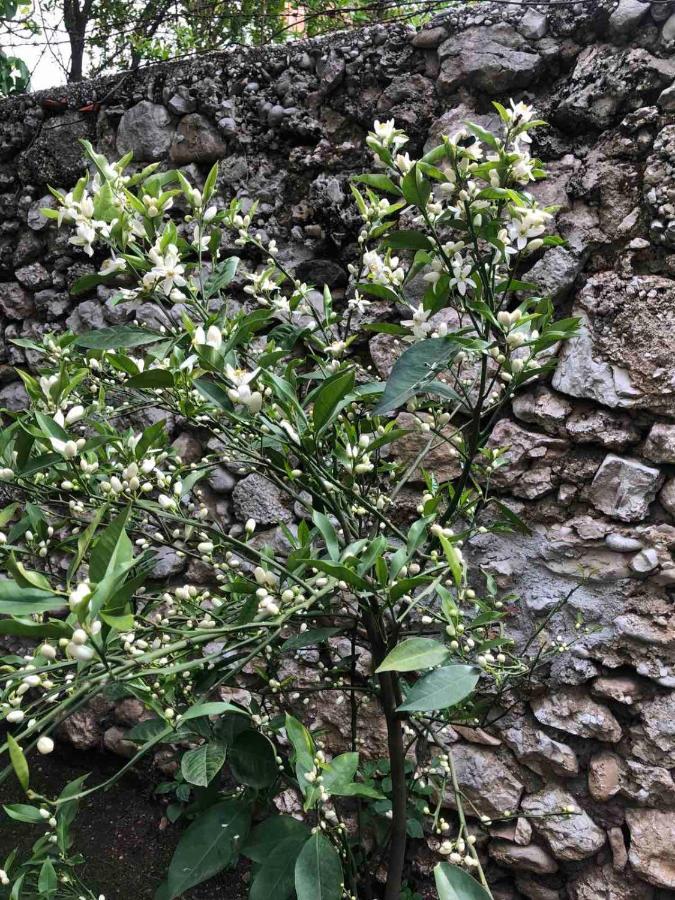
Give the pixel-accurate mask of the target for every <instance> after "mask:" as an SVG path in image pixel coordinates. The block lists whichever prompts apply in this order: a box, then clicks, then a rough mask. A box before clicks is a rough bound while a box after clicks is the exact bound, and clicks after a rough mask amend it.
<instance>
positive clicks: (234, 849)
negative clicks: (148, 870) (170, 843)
mask: <svg viewBox="0 0 675 900" xmlns="http://www.w3.org/2000/svg"><path fill="white" fill-rule="evenodd" d="M250 824H251V812H250V809H249V807H248V805H247V804H246V803H244V802H243V801H242V800H223V801H222V802H221V803H216V804H215V805H214V806H211V807H209V808H208V809H207V810H206V811H205V812H203V813H201V815H199V816H198V817H197V818H196V819H195V821H194V822H193V823H192V825H190V827H189V828H188V829H187V831H186V832H185V834H184V835H183V837H182V838H181V839H180V841H179V843H178V846H177V847H176V851H175V853H174V855H173V858H172V860H171V864H170V866H169V871H168V873H167V879H166V884H167V894H166V896H167V900H174V898H175V897H180V895H181V894H183V893H184V892H185V891H187V890H188V889H189V888H191V887H194V886H195V885H196V884H201V883H202V882H203V881H206V880H207V879H208V878H212V877H213V876H214V875H216V874H217V873H218V872H222V870H223V869H225V868H227V867H228V866H230V865H232V864H233V863H234V862H235V861H236V859H237V856H238V852H239V847H240V846H241V844H242V843H243V842H244V841H245V839H246V835H247V834H248V830H249V827H250Z"/></svg>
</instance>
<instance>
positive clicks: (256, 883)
mask: <svg viewBox="0 0 675 900" xmlns="http://www.w3.org/2000/svg"><path fill="white" fill-rule="evenodd" d="M308 837H309V829H308V828H307V826H306V825H305V824H304V823H303V822H299V821H298V820H297V819H293V818H291V817H290V816H274V817H272V818H270V819H268V820H267V821H266V822H263V823H262V824H261V825H259V826H258V827H257V828H256V829H255V830H254V831H253V834H252V835H251V838H249V841H248V842H247V844H246V846H245V847H244V848H243V850H242V853H244V855H246V856H248V857H249V858H250V859H252V860H254V862H256V863H258V864H259V866H260V868H259V869H258V871H257V872H256V874H255V877H254V879H253V883H252V884H251V891H250V893H249V900H272V898H273V900H288V898H289V897H291V896H292V895H293V892H294V890H295V861H296V860H297V858H298V855H299V853H300V851H301V850H302V847H303V845H304V844H305V842H306V841H307V838H308Z"/></svg>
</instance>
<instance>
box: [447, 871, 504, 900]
mask: <svg viewBox="0 0 675 900" xmlns="http://www.w3.org/2000/svg"><path fill="white" fill-rule="evenodd" d="M434 878H435V879H436V890H437V891H438V900H491V898H490V894H488V892H487V891H486V890H485V888H484V887H483V886H482V885H481V884H479V883H478V882H477V881H476V879H475V878H472V877H471V875H469V873H468V872H466V871H465V870H464V869H460V868H459V866H452V865H450V863H439V864H438V865H437V866H436V868H435V869H434Z"/></svg>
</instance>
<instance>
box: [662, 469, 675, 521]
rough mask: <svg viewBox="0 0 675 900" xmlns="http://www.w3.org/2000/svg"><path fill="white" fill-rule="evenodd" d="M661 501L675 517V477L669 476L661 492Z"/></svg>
mask: <svg viewBox="0 0 675 900" xmlns="http://www.w3.org/2000/svg"><path fill="white" fill-rule="evenodd" d="M659 503H660V504H661V506H662V507H663V508H664V509H665V511H666V512H667V513H670V515H671V516H673V517H674V518H675V478H669V479H668V480H667V481H666V483H665V484H664V485H663V489H662V491H661V493H660V494H659Z"/></svg>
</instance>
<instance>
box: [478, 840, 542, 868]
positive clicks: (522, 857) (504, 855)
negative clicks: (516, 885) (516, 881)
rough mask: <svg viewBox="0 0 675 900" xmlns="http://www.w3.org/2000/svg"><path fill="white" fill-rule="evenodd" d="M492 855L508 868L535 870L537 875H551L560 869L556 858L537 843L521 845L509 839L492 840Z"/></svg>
mask: <svg viewBox="0 0 675 900" xmlns="http://www.w3.org/2000/svg"><path fill="white" fill-rule="evenodd" d="M490 856H491V857H492V858H493V859H494V860H495V861H496V862H497V863H498V864H499V865H500V866H506V867H507V869H517V870H518V871H520V872H534V873H535V875H551V874H552V873H553V872H557V871H558V863H557V862H556V861H555V859H554V858H553V857H552V856H551V854H550V853H548V852H547V851H546V850H544V848H543V847H539V846H537V844H528V845H527V846H526V847H519V846H518V844H512V843H510V842H509V841H491V842H490Z"/></svg>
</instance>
